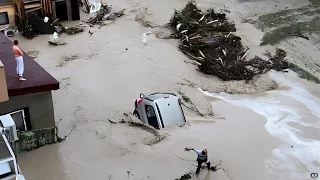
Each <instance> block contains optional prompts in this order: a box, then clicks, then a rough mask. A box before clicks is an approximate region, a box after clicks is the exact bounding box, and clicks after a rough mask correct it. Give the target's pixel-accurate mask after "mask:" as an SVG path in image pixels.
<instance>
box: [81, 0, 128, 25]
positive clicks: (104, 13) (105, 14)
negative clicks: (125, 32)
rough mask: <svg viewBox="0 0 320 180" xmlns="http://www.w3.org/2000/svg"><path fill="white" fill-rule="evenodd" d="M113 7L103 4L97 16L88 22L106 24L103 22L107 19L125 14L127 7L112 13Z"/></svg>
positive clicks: (113, 18)
mask: <svg viewBox="0 0 320 180" xmlns="http://www.w3.org/2000/svg"><path fill="white" fill-rule="evenodd" d="M111 9H112V8H111V6H109V5H107V4H102V5H101V8H100V10H99V11H98V12H96V14H95V16H93V17H91V18H90V19H88V20H87V21H86V22H87V23H88V24H90V25H100V26H103V25H104V23H103V22H104V21H105V20H115V19H116V18H118V17H121V16H123V15H124V10H125V9H123V10H121V11H118V12H115V13H111Z"/></svg>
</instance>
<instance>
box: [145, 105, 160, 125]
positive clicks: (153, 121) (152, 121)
mask: <svg viewBox="0 0 320 180" xmlns="http://www.w3.org/2000/svg"><path fill="white" fill-rule="evenodd" d="M146 114H147V118H148V124H149V125H150V126H153V127H154V128H156V129H160V126H159V123H158V119H157V116H156V112H155V111H154V109H153V107H152V106H150V105H146Z"/></svg>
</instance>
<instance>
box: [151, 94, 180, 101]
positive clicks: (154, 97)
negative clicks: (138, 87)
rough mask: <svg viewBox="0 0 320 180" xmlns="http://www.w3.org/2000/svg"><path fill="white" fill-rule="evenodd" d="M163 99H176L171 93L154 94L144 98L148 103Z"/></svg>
mask: <svg viewBox="0 0 320 180" xmlns="http://www.w3.org/2000/svg"><path fill="white" fill-rule="evenodd" d="M164 97H176V95H175V94H173V93H154V94H150V95H149V96H146V97H145V98H146V99H148V100H149V101H155V100H157V99H161V98H164Z"/></svg>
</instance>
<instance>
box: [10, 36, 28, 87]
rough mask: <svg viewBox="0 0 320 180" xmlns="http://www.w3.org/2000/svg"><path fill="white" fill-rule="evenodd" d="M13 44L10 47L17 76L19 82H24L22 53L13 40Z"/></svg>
mask: <svg viewBox="0 0 320 180" xmlns="http://www.w3.org/2000/svg"><path fill="white" fill-rule="evenodd" d="M13 44H14V45H13V47H12V50H13V54H14V57H15V58H16V62H17V75H18V78H19V80H20V81H25V80H26V79H25V78H23V71H24V64H23V52H22V51H21V49H20V48H19V47H18V44H19V42H18V40H14V41H13Z"/></svg>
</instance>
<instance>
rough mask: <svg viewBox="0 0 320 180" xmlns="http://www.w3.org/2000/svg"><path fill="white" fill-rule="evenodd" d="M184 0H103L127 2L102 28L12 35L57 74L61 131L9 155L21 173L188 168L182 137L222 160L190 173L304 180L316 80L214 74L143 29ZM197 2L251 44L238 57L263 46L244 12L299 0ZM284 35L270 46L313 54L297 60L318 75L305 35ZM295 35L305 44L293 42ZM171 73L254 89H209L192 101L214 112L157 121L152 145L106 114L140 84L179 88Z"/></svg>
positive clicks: (313, 136)
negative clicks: (226, 78) (178, 123)
mask: <svg viewBox="0 0 320 180" xmlns="http://www.w3.org/2000/svg"><path fill="white" fill-rule="evenodd" d="M185 2H186V1H182V0H176V1H170V2H169V1H153V0H145V1H138V0H134V1H126V0H123V1H122V0H121V1H115V0H111V1H108V3H109V4H112V5H113V7H114V8H115V9H122V8H126V11H125V14H126V15H125V16H124V17H122V18H119V19H117V20H116V21H115V22H114V23H113V24H111V25H109V26H104V27H102V28H101V29H98V28H90V27H87V28H86V30H85V32H84V33H81V34H77V35H73V36H69V35H66V34H63V35H62V36H61V37H60V39H61V41H64V42H67V43H68V44H67V45H65V46H57V47H55V46H54V47H53V46H49V45H48V43H47V40H48V36H39V37H37V38H35V39H33V40H25V39H23V38H21V37H15V38H16V39H19V40H20V41H19V42H20V43H19V44H20V46H21V47H22V49H23V50H24V51H26V52H27V51H39V54H38V55H37V58H36V60H37V62H38V63H39V64H40V65H41V66H43V67H44V68H45V69H46V70H47V71H49V72H50V73H51V74H52V75H53V76H54V77H56V78H57V79H58V80H59V81H60V82H61V89H60V90H59V91H56V92H54V93H53V99H54V106H55V117H56V124H57V126H58V127H59V136H62V137H63V136H68V137H67V139H66V141H64V142H62V143H59V144H54V145H50V146H46V147H43V148H40V149H38V150H35V151H32V152H28V153H25V154H23V155H21V156H19V157H18V163H19V165H20V167H21V169H22V172H23V174H24V175H25V177H26V179H32V180H56V179H59V180H85V179H111V180H122V179H123V180H124V179H130V180H141V179H150V180H151V179H152V180H171V179H172V180H173V179H175V178H178V177H180V176H181V175H183V174H185V173H189V172H191V173H194V172H195V169H196V167H195V166H196V161H195V159H196V155H195V154H194V153H192V152H184V151H183V149H184V148H185V147H195V148H207V149H208V151H209V153H210V156H211V157H212V161H213V164H215V163H218V162H219V161H220V160H222V167H223V168H224V170H225V171H223V170H222V169H221V170H219V171H217V172H210V173H208V171H207V170H205V169H204V170H202V171H201V174H200V176H199V177H194V176H193V177H192V178H194V179H201V180H211V179H214V180H220V179H239V180H243V179H246V180H257V179H266V180H269V179H288V178H289V179H299V180H300V179H308V178H309V177H310V174H308V173H310V172H312V171H316V170H317V168H319V169H320V167H319V162H320V161H319V154H317V153H319V134H317V132H319V130H318V128H319V120H318V114H317V111H316V109H317V108H318V107H319V104H318V100H317V97H318V96H319V93H318V86H316V85H314V84H310V83H308V82H305V81H302V85H300V84H297V83H300V82H301V81H300V80H299V79H297V78H293V77H292V76H291V75H290V76H289V75H285V76H283V77H285V78H282V76H281V75H279V74H274V76H271V77H269V76H268V75H263V76H260V77H257V78H255V79H254V80H253V81H251V82H250V83H245V82H242V81H241V82H221V81H219V80H218V79H216V78H214V77H208V76H204V75H202V74H200V73H199V72H198V71H197V70H196V68H195V66H194V65H192V61H190V60H189V59H188V58H187V57H186V56H185V55H184V54H182V53H181V52H180V51H178V49H177V48H176V46H177V41H176V40H163V39H158V38H156V37H155V36H154V34H155V33H156V32H158V31H159V28H157V26H161V25H163V24H165V23H167V22H168V20H169V18H170V17H171V15H172V13H173V11H174V8H181V7H182V6H184V5H185ZM198 3H199V4H198V5H199V7H201V8H208V7H216V8H217V9H220V8H222V9H223V8H224V7H226V8H227V9H229V10H230V11H231V13H230V14H229V16H230V18H231V19H232V20H234V21H235V23H236V25H237V28H238V31H237V34H239V35H240V36H241V38H242V40H243V42H244V43H245V45H247V46H248V47H250V51H249V54H248V56H254V55H256V54H257V55H261V54H262V53H264V52H265V50H266V49H267V50H270V51H272V48H271V47H270V46H268V47H260V43H261V39H262V37H263V33H262V32H261V31H260V30H258V29H256V28H255V26H254V25H252V24H249V23H243V21H242V20H243V19H244V18H245V17H248V16H250V17H252V16H260V15H263V14H266V13H270V11H271V10H274V11H277V10H280V9H281V8H283V9H284V8H285V7H286V6H289V7H302V6H305V5H307V4H309V3H310V2H308V1H303V2H302V1H296V0H287V1H281V2H277V1H259V3H258V2H255V1H245V2H240V1H232V0H230V1H222V0H217V1H209V0H202V1H198ZM275 5H277V6H275ZM266 7H268V8H269V9H268V8H266ZM137 16H139V17H143V18H142V20H144V21H149V22H151V24H152V25H153V26H154V28H152V27H144V26H142V25H141V21H136V17H137ZM84 17H85V15H84ZM68 23H70V22H68ZM78 23H80V22H71V24H78ZM88 30H90V31H91V32H93V34H92V35H90V34H89V33H88V32H87V31H88ZM149 31H151V32H153V34H151V35H149V36H148V37H147V38H148V40H147V44H146V45H145V44H144V43H143V42H142V39H141V35H142V34H143V33H146V32H149ZM301 42H302V43H303V44H302V43H301ZM286 43H290V45H288V44H285V43H284V44H280V46H282V47H285V48H287V49H288V50H290V51H289V60H290V61H294V62H301V64H303V63H302V61H301V59H306V60H307V62H308V65H307V66H306V67H310V66H311V65H310V66H309V64H312V68H311V70H310V69H308V68H307V69H308V70H310V71H312V72H314V74H315V75H317V71H316V70H317V69H316V66H314V63H316V62H317V61H318V59H317V57H319V56H318V55H319V51H318V49H317V48H315V47H316V46H314V44H313V43H310V42H305V41H304V40H303V41H301V39H298V40H297V39H293V40H291V41H288V42H286ZM292 44H293V45H295V46H291V45H292ZM302 46H305V48H304V49H303V50H304V52H300V51H299V50H300V48H299V47H302ZM273 49H274V48H273ZM287 49H286V50H287ZM304 53H305V54H308V56H306V55H305V54H304ZM27 72H28V67H26V73H27ZM272 79H274V81H276V82H277V83H279V84H280V88H279V89H278V90H277V91H271V92H267V93H261V92H265V91H266V90H268V89H270V87H274V85H275V83H274V81H273V80H272ZM288 79H290V80H291V81H288ZM181 84H184V85H185V86H188V87H194V89H193V91H194V92H192V91H189V94H190V95H192V94H196V92H198V91H199V90H197V89H196V87H199V88H202V89H205V90H207V91H209V92H212V93H214V92H228V93H233V94H235V93H249V94H253V93H260V94H254V95H246V96H244V95H242V96H230V95H223V94H218V95H217V94H214V96H215V97H209V96H208V97H207V98H205V99H204V100H203V101H207V104H209V105H208V108H212V109H213V112H214V114H215V116H214V118H213V119H214V122H213V121H212V119H203V118H200V117H198V116H196V115H195V114H194V113H192V112H187V113H186V114H187V119H188V121H189V122H188V125H186V126H184V127H173V128H168V129H165V130H164V131H163V133H164V134H165V135H166V137H167V138H166V139H165V140H163V141H161V142H160V143H158V144H155V145H153V146H149V145H145V144H144V142H145V141H146V140H148V139H150V138H152V134H149V133H147V132H145V131H144V130H142V129H140V128H135V127H130V126H127V125H125V124H111V123H110V122H109V119H110V120H112V121H117V120H119V119H120V118H122V116H123V113H124V112H132V110H133V108H134V106H133V102H134V100H135V99H136V98H138V96H139V93H141V92H143V93H145V94H148V93H153V92H175V93H178V92H180V91H181V88H182V86H183V85H181ZM189 85H190V86H189ZM191 85H192V86H191ZM304 88H305V89H304ZM308 92H310V94H309V93H308ZM208 95H212V94H208ZM312 95H313V96H312ZM219 99H222V100H219ZM210 103H212V106H211V104H210ZM200 104H201V103H200ZM186 111H187V110H186ZM279 126H280V127H279ZM317 150H318V151H317ZM302 152H303V153H304V154H302Z"/></svg>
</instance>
